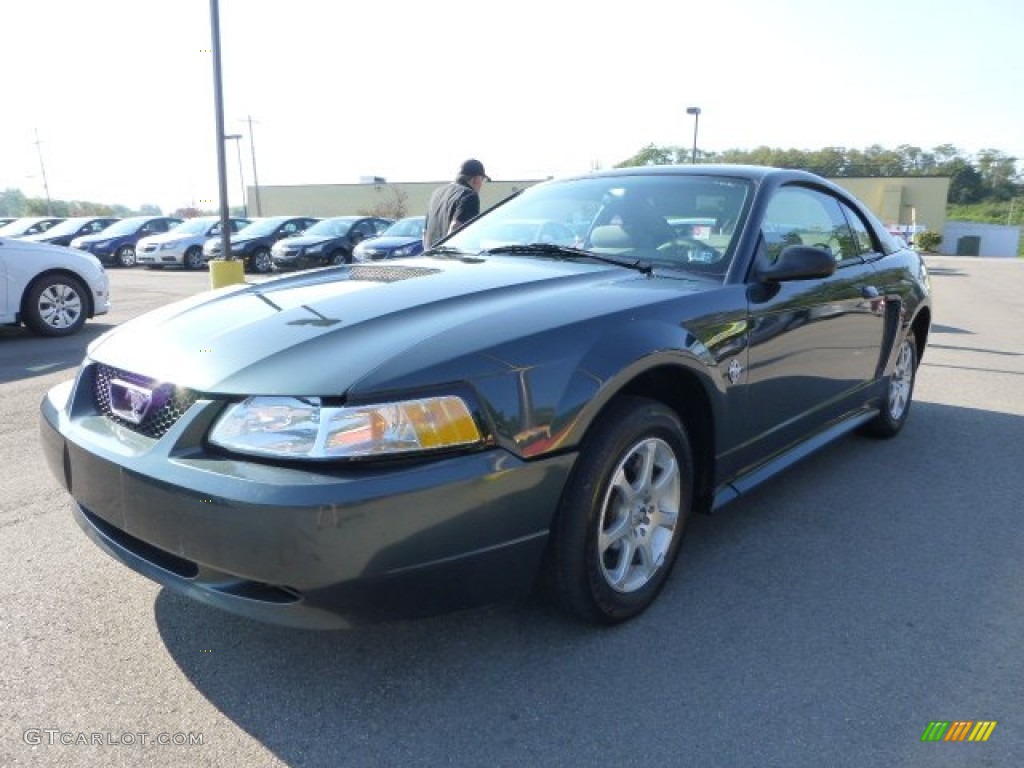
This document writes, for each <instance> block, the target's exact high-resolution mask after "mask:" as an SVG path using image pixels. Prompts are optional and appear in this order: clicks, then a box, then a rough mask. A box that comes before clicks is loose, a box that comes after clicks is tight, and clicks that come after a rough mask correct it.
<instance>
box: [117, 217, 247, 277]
mask: <svg viewBox="0 0 1024 768" xmlns="http://www.w3.org/2000/svg"><path fill="white" fill-rule="evenodd" d="M251 223H252V222H251V221H250V220H249V219H239V218H232V219H230V225H231V234H232V235H233V234H235V233H236V232H238V231H239V230H240V229H243V228H244V227H247V226H248V225H249V224H251ZM216 237H220V216H201V217H199V218H195V219H188V220H187V221H184V222H182V223H181V224H179V225H178V226H176V227H175V228H174V229H171V230H168V231H167V232H162V233H160V234H159V235H149V236H148V237H144V238H142V239H141V240H139V244H138V245H136V246H135V259H136V261H137V262H138V263H139V264H145V265H146V266H147V267H161V266H167V265H171V266H174V265H178V266H183V267H184V268H185V269H199V268H200V267H202V266H203V265H204V264H205V262H204V261H203V245H204V244H205V243H206V241H207V240H209V239H211V238H216Z"/></svg>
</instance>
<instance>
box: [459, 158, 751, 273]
mask: <svg viewBox="0 0 1024 768" xmlns="http://www.w3.org/2000/svg"><path fill="white" fill-rule="evenodd" d="M751 194H752V189H751V185H750V182H748V181H746V180H743V179H735V178H729V177H725V176H714V175H693V174H683V173H679V174H661V173H658V174H655V173H646V174H645V173H644V172H643V171H642V170H639V171H637V172H636V174H632V175H621V176H593V177H584V178H579V179H567V180H564V181H552V182H546V183H543V184H538V185H536V186H534V187H530V188H528V189H526V190H524V191H523V192H522V194H520V195H519V196H518V197H516V198H513V199H512V200H509V201H508V202H507V203H505V204H503V205H500V206H498V207H497V208H494V209H492V210H491V211H489V212H487V213H486V214H484V215H483V216H481V217H480V218H478V219H477V220H476V221H474V222H472V223H470V224H468V225H467V226H466V227H464V228H463V229H462V230H460V231H459V232H457V233H456V234H454V235H452V236H451V237H450V238H448V239H447V240H445V241H444V245H445V246H449V247H451V248H455V249H458V250H459V251H462V252H468V253H479V252H481V251H488V250H491V249H506V248H507V247H508V246H517V245H535V244H544V245H546V246H551V245H555V246H568V247H572V248H579V249H582V250H585V251H589V252H591V253H594V254H599V255H611V256H616V257H622V258H626V259H630V260H638V259H639V260H642V261H644V262H647V263H650V264H651V265H653V266H655V267H659V266H660V267H669V268H674V269H688V270H692V271H699V272H702V273H712V274H714V275H716V276H720V277H722V278H723V279H724V277H725V272H726V270H727V269H728V266H729V263H730V261H731V260H732V255H733V250H734V247H735V244H734V234H736V233H738V232H739V231H740V229H741V227H740V222H741V220H742V218H743V217H744V216H745V215H746V211H747V208H748V206H749V201H750V198H751ZM506 252H508V251H507V250H506ZM514 252H516V253H518V252H521V251H514ZM545 252H546V253H551V252H552V251H551V249H550V248H548V249H547V250H546V251H545Z"/></svg>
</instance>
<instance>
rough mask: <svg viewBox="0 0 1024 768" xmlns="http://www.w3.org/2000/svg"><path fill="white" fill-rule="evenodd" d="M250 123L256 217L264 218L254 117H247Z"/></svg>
mask: <svg viewBox="0 0 1024 768" xmlns="http://www.w3.org/2000/svg"><path fill="white" fill-rule="evenodd" d="M246 120H248V122H249V149H250V150H252V185H253V200H254V201H255V203H256V215H257V216H262V215H263V210H262V209H261V208H260V180H259V177H258V176H257V175H256V140H255V139H254V138H253V135H252V115H249V116H247V117H246Z"/></svg>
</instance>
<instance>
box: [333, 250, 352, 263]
mask: <svg viewBox="0 0 1024 768" xmlns="http://www.w3.org/2000/svg"><path fill="white" fill-rule="evenodd" d="M351 261H352V257H351V256H349V255H348V254H347V253H345V251H342V250H337V251H332V252H331V255H330V258H328V260H327V264H328V265H331V266H335V267H336V266H339V265H341V264H348V263H349V262H351Z"/></svg>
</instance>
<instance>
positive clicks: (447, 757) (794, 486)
mask: <svg viewBox="0 0 1024 768" xmlns="http://www.w3.org/2000/svg"><path fill="white" fill-rule="evenodd" d="M913 409H914V413H913V414H912V418H911V420H910V422H909V423H908V425H907V427H906V428H905V430H904V432H903V434H901V435H900V436H899V437H898V438H896V439H894V440H888V441H876V440H872V439H869V438H865V437H861V436H859V435H851V436H849V437H847V438H844V439H842V440H840V441H838V442H837V443H834V444H832V445H830V446H828V447H826V448H825V449H824V450H823V451H821V452H819V453H818V454H817V455H815V456H813V457H811V458H810V459H808V460H807V461H805V462H803V463H802V464H800V465H798V466H796V467H794V468H793V469H791V470H790V471H789V472H787V473H785V474H783V475H781V476H779V477H777V478H775V479H774V480H772V481H770V482H769V483H767V484H766V485H764V486H762V487H761V488H759V489H757V490H756V491H754V492H753V493H752V494H751V495H750V496H748V497H746V498H744V499H741V500H739V501H737V502H734V503H733V504H731V505H729V506H728V507H726V508H725V509H723V510H721V511H720V512H719V513H717V514H715V515H714V516H711V517H707V516H701V517H698V518H696V519H694V520H693V521H692V522H691V524H690V526H689V528H688V531H687V541H686V542H685V544H684V546H683V549H682V554H681V557H680V560H679V562H678V565H677V568H676V570H675V572H674V573H673V576H672V578H671V580H670V581H669V583H668V586H667V588H666V589H665V591H664V592H663V593H662V595H661V597H660V598H659V600H658V601H657V603H656V604H655V605H654V606H653V607H652V608H651V610H649V611H648V612H647V613H646V614H645V615H643V616H641V617H639V618H638V619H636V620H634V621H633V622H630V623H628V624H626V625H622V626H619V627H616V628H611V629H602V628H594V627H588V626H584V625H581V624H577V623H575V622H573V621H571V620H569V619H567V618H564V617H562V616H561V615H560V614H558V613H556V612H555V611H553V610H552V609H549V608H547V607H546V606H545V605H544V604H542V603H540V602H539V601H537V600H525V601H522V602H520V603H517V604H512V605H505V606H497V607H491V608H486V609H481V610H475V611H468V612H463V613H457V614H452V615H448V616H443V617H438V618H432V619H427V620H421V621H416V622H408V623H395V624H387V625H379V626H373V627H363V628H358V629H353V630H348V631H342V632H327V633H319V632H306V631H296V630H293V629H285V628H278V627H274V626H267V625H262V624H258V623H254V622H250V621H247V620H243V619H240V618H236V617H234V616H232V615H229V614H226V613H223V612H220V611H218V610H215V609H212V608H208V607H206V606H205V605H201V604H198V603H195V602H192V601H190V600H188V599H185V598H182V597H179V596H178V595H177V594H175V593H172V592H170V591H168V590H162V591H161V592H160V593H159V596H158V598H157V600H156V603H155V617H156V622H157V626H158V629H159V631H160V633H161V636H162V638H163V640H164V643H165V644H166V648H167V651H168V652H169V653H170V655H171V657H172V658H173V659H174V661H175V663H176V664H177V665H178V666H179V667H180V669H181V670H182V672H183V673H184V674H185V675H187V677H188V678H189V680H190V681H191V682H192V683H193V684H194V685H195V687H196V688H197V689H198V690H199V691H200V692H201V693H202V694H203V695H204V696H205V697H206V698H207V699H208V700H209V701H210V702H211V703H213V704H214V705H215V706H216V707H217V708H218V709H219V710H220V711H221V712H223V713H224V715H226V716H227V717H228V718H230V719H231V720H232V721H233V722H235V723H236V724H237V725H238V726H239V727H240V728H242V729H244V730H245V731H246V732H248V733H249V734H251V735H252V736H253V737H254V738H256V739H258V740H259V741H260V742H261V743H262V744H263V745H265V746H266V747H267V748H268V749H269V750H271V751H272V752H273V753H275V754H276V755H277V756H278V757H279V758H280V759H281V760H282V761H283V762H285V763H287V764H288V765H442V764H443V765H488V766H496V765H520V764H524V763H525V764H531V765H539V764H544V765H569V764H575V765H588V764H623V765H626V764H639V762H637V763H634V762H631V760H634V761H640V757H641V752H642V756H643V760H642V763H643V764H658V763H663V764H681V763H683V764H685V763H689V764H696V765H701V764H712V763H713V764H716V765H746V764H753V763H751V762H750V761H751V755H752V754H754V753H752V752H750V749H751V744H752V743H754V742H755V741H756V742H757V743H758V745H759V746H758V750H757V752H758V754H759V758H758V763H759V764H763V765H781V764H789V765H795V764H800V765H805V764H806V765H810V764H814V760H819V759H820V754H821V753H818V754H819V757H817V758H814V759H812V760H810V762H803V763H800V762H799V761H797V762H796V763H794V762H791V761H790V760H789V759H787V755H788V756H789V757H790V758H791V757H793V753H792V749H793V748H794V743H793V742H792V738H796V736H797V735H798V736H799V737H800V739H801V743H802V744H803V745H804V746H805V747H806V746H807V744H806V743H805V742H810V743H812V744H815V745H817V746H818V747H820V746H822V745H827V748H826V751H827V752H828V753H829V754H833V755H835V756H836V757H839V756H842V755H845V757H843V758H842V759H841V760H838V761H837V762H835V763H833V764H835V765H841V764H842V765H855V764H858V763H857V758H856V756H857V755H862V753H863V749H864V748H865V746H866V745H875V746H877V745H883V744H888V743H889V742H890V741H892V742H894V743H896V744H904V743H905V744H906V745H907V746H905V747H899V749H903V748H905V749H907V750H911V749H912V748H914V746H915V742H916V741H917V736H919V734H920V729H922V728H923V727H924V726H925V725H926V724H927V717H925V715H924V714H923V713H922V711H920V707H921V700H919V699H918V698H915V696H913V695H910V694H909V693H906V692H907V691H917V692H918V694H920V696H926V701H927V703H928V704H930V705H934V706H936V707H937V710H936V711H938V709H942V708H943V706H945V707H946V708H947V709H948V708H949V707H951V706H953V705H952V704H950V703H949V702H954V703H957V706H959V707H960V708H961V709H963V708H964V707H966V708H967V709H970V708H971V707H972V706H974V704H975V699H974V698H965V694H964V692H963V687H964V685H965V680H968V681H970V687H971V689H972V690H974V689H985V687H986V686H992V685H995V686H996V687H997V688H998V686H999V685H1000V684H999V683H998V682H992V681H995V680H996V679H997V678H996V677H993V675H997V674H998V670H999V668H1000V663H1001V659H1002V655H1001V654H1005V653H1010V652H1013V653H1015V652H1016V651H1015V649H1002V650H999V649H998V648H997V649H996V651H995V653H994V654H993V653H992V649H988V651H989V654H987V653H986V647H985V643H984V635H983V634H982V633H978V632H975V631H974V629H973V628H974V627H975V626H979V622H983V621H985V617H986V615H987V616H988V617H989V618H990V619H991V617H992V616H995V615H999V612H1000V611H1002V610H1003V608H1004V606H1002V605H1001V603H1005V602H1010V601H1012V599H1013V595H1002V596H1001V595H999V594H998V593H994V592H993V590H998V589H999V588H1000V582H1005V581H1007V574H1013V573H1018V574H1019V571H1020V569H1021V566H1020V557H1019V555H1020V552H1021V551H1022V550H1024V525H1022V523H1021V521H1020V519H1019V516H1018V515H1016V514H1015V513H1014V511H1013V510H1014V509H1018V510H1019V498H1020V496H1019V493H1020V488H1019V487H1018V488H1017V489H1016V490H1014V489H1013V488H1007V487H1006V486H1005V484H1004V485H1000V484H998V482H997V481H996V480H995V478H999V477H1002V478H1017V477H1020V466H1021V465H1022V460H1024V448H1022V447H1021V441H1020V440H1019V437H1020V435H1021V434H1024V417H1021V416H1015V415H1008V414H1001V413H992V412H986V411H977V410H972V409H968V408H958V407H951V406H946V405H938V404H932V403H924V402H917V403H915V404H914V406H913ZM993 446H1003V448H1002V449H998V450H994V449H993ZM1014 482H1017V485H1018V486H1019V482H1018V481H1014ZM967 564H969V567H967ZM1010 580H1011V581H1012V578H1011V579H1010ZM1018 584H1019V582H1018ZM993 611H994V612H995V613H993ZM972 642H976V644H975V645H974V646H971V645H970V643H972ZM965 643H966V644H967V645H965ZM966 647H971V648H972V649H973V650H972V651H971V654H967V655H966V656H965V655H964V654H960V655H959V656H957V659H956V666H955V668H954V667H952V666H947V665H946V664H945V663H944V662H943V663H942V664H940V661H941V659H940V658H939V657H941V656H942V655H943V654H944V653H946V651H945V650H943V649H947V648H958V649H964V648H966ZM990 654H991V655H990ZM922 657H924V659H925V660H924V661H922ZM1009 663H1010V662H1009V661H1007V665H1008V664H1009ZM922 664H923V666H922ZM940 667H941V669H942V674H941V675H933V674H931V673H927V674H926V671H927V670H938V669H939V668H940ZM921 675H924V677H921ZM922 686H924V687H925V688H927V694H925V693H923V692H922V690H921V687H922ZM894 690H895V691H901V692H903V693H901V694H900V695H896V694H892V695H891V696H890V695H889V694H886V693H885V692H886V691H889V692H890V693H892V691H894ZM1012 693H1013V692H1012V691H1010V690H1007V691H1006V692H1005V695H1006V696H1011V695H1012ZM992 694H993V691H992V690H991V689H989V691H988V695H992ZM995 695H996V696H998V695H999V692H998V690H997V691H996V692H995ZM957 697H959V698H957ZM1008 701H1009V700H1008ZM880 707H884V717H881V718H879V716H878V712H879V708H880ZM943 711H945V710H943ZM958 711H959V710H958ZM965 711H966V710H965ZM985 711H986V712H987V711H996V710H995V709H993V708H991V707H990V708H989V709H987V710H985ZM1001 711H1002V710H1000V712H1001ZM929 712H931V710H929ZM974 712H975V710H974V709H971V712H970V713H971V715H972V716H973V715H974ZM978 712H979V714H978V715H977V716H979V717H980V716H982V714H981V710H980V708H979V709H978ZM930 716H931V717H936V716H937V715H934V714H932V715H930ZM922 718H924V720H923V721H922V722H919V721H921V720H922ZM812 721H813V723H816V724H817V725H816V726H814V727H811V728H810V730H807V729H808V728H809V727H810V725H812V724H813V723H812ZM865 723H870V728H869V729H868V730H869V731H870V733H869V732H866V731H865V730H864V728H865V725H864V724H865ZM914 728H917V729H918V731H917V733H916V734H911V735H910V736H908V735H907V732H908V731H912V730H914ZM652 729H653V732H656V733H658V734H659V736H658V738H652V737H651V733H652ZM815 729H817V730H815ZM685 734H689V735H685ZM637 745H643V746H642V750H641V752H638V751H637V750H638V749H640V747H638V746H637ZM681 745H686V753H685V754H682V753H681V752H680V746H681ZM917 746H918V747H919V746H920V745H919V744H918V745H917ZM892 756H893V761H892V762H891V764H910V762H913V761H914V759H916V758H914V759H910V762H902V761H901V759H900V757H899V752H894V753H893V754H892ZM807 757H808V758H811V757H812V755H810V754H808V755H807ZM904 757H908V759H909V758H911V755H909V753H908V754H907V755H904ZM818 764H824V763H821V762H818Z"/></svg>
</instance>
